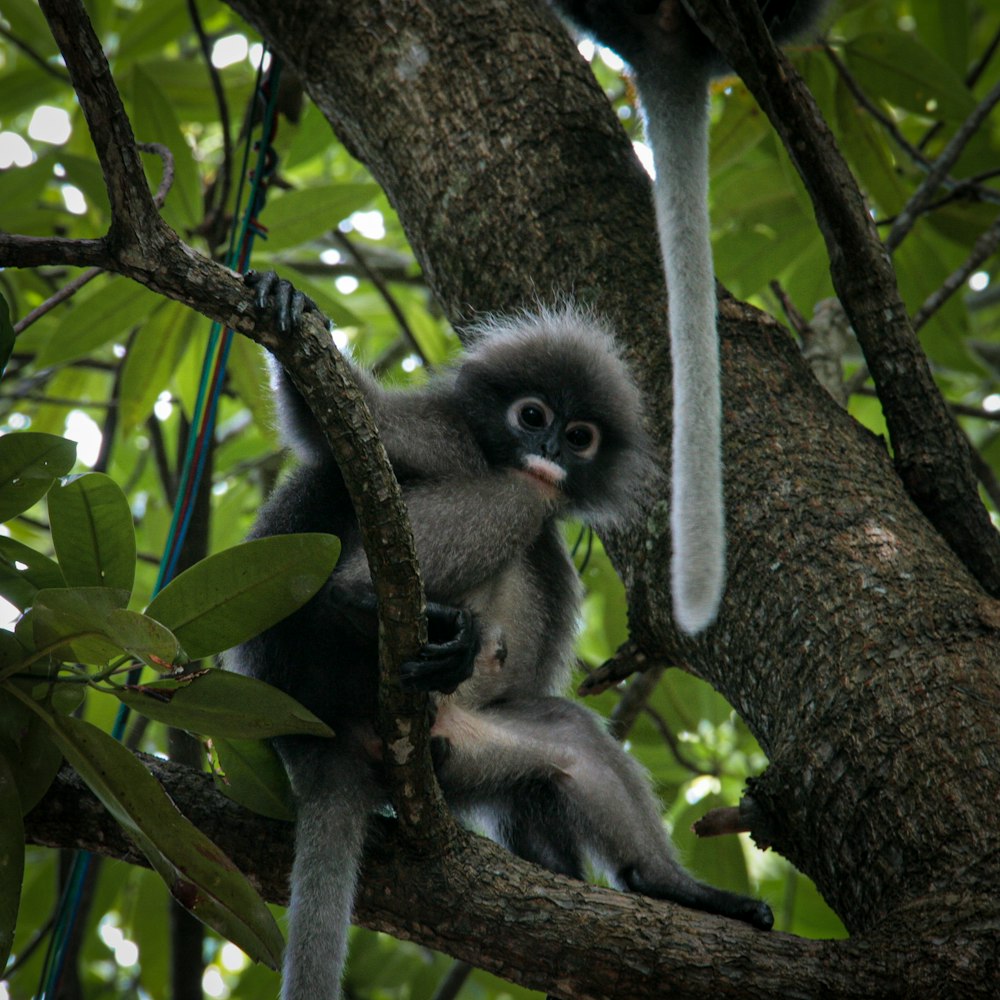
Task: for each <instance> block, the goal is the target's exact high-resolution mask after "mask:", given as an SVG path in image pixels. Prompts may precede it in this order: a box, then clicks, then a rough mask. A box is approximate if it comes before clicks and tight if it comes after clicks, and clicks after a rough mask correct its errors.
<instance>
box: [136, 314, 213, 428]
mask: <svg viewBox="0 0 1000 1000" xmlns="http://www.w3.org/2000/svg"><path fill="white" fill-rule="evenodd" d="M200 322H202V318H201V317H200V316H198V315H197V314H196V313H193V312H192V311H191V310H190V309H187V308H185V307H184V306H183V305H181V303H180V302H166V303H164V305H163V307H162V308H161V309H157V310H156V312H155V313H153V315H152V316H150V317H149V320H148V321H147V322H146V323H144V324H143V325H142V327H141V328H140V329H139V332H138V333H137V334H136V335H135V337H134V338H133V340H132V342H131V343H130V344H129V349H128V355H127V356H126V358H125V366H124V368H123V369H122V378H121V388H120V392H119V397H118V400H119V402H118V412H119V414H120V417H121V423H122V430H123V431H128V430H130V429H131V428H133V427H135V426H136V425H137V424H141V423H142V422H143V421H144V420H145V419H146V418H147V417H148V416H149V415H150V413H152V411H153V404H154V403H155V402H156V400H157V398H158V397H159V395H160V393H161V392H162V391H163V390H164V388H165V387H166V386H167V385H168V384H169V383H170V379H171V378H172V377H173V374H174V370H175V369H176V367H177V364H178V362H179V361H180V358H181V355H182V354H183V353H184V351H185V349H186V348H187V346H188V344H189V342H190V333H191V326H192V325H193V324H195V323H200Z"/></svg>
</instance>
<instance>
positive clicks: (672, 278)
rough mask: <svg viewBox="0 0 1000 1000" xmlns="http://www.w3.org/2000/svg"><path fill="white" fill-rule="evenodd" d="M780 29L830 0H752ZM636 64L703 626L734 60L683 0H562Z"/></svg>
mask: <svg viewBox="0 0 1000 1000" xmlns="http://www.w3.org/2000/svg"><path fill="white" fill-rule="evenodd" d="M748 2H756V3H757V4H758V6H759V7H760V9H761V13H762V14H763V16H764V19H765V21H766V22H767V25H768V27H769V29H770V31H771V33H772V35H773V36H774V37H775V38H776V39H778V40H779V41H780V40H784V39H787V38H789V37H791V36H793V35H797V34H800V33H802V32H804V31H806V30H807V29H808V28H809V27H810V25H812V24H814V23H815V21H816V20H817V19H818V18H819V16H820V14H821V13H822V11H823V8H824V7H825V6H826V3H825V0H748ZM555 4H556V6H557V7H559V8H560V9H561V10H562V11H563V12H564V13H565V14H566V16H567V17H568V18H569V19H570V20H571V21H573V22H575V23H576V24H577V25H578V26H579V27H580V28H581V29H582V30H583V31H584V32H586V33H587V34H590V35H592V36H593V37H594V38H595V39H596V40H597V41H598V42H599V43H600V44H602V45H605V46H607V47H608V48H610V49H613V50H614V51H615V52H617V53H618V54H619V55H620V56H621V57H622V58H623V59H624V60H626V61H627V62H628V63H629V64H630V65H631V66H632V69H633V71H634V73H635V80H636V87H637V89H638V91H639V97H640V99H641V102H642V107H643V113H644V117H645V122H646V137H647V139H648V140H649V144H650V146H651V147H652V149H653V158H654V161H655V165H656V179H655V181H654V185H653V190H654V196H655V202H656V221H657V229H658V233H659V238H660V248H661V250H662V253H663V264H664V270H665V272H666V280H667V291H668V293H669V322H670V351H671V361H672V364H673V453H672V454H673V468H672V475H671V502H670V508H671V509H670V521H671V538H672V542H673V558H672V562H671V577H672V590H673V604H674V618H675V620H676V621H677V624H678V626H679V627H680V629H681V630H682V631H683V632H686V633H688V634H689V635H695V634H697V633H698V632H701V631H703V630H704V629H706V628H708V626H709V625H711V624H712V622H713V621H715V618H716V615H717V614H718V611H719V603H720V602H721V600H722V593H723V590H724V589H725V582H726V559H725V548H726V534H725V523H724V513H723V498H722V437H721V413H722V402H721V396H720V390H719V344H718V336H717V334H716V328H715V313H716V304H715V277H714V273H713V269H712V244H711V240H710V224H709V215H708V87H709V83H710V81H711V79H712V77H713V76H717V75H719V74H721V73H723V72H725V71H726V66H725V64H724V63H723V61H722V59H721V57H720V56H719V53H718V52H717V51H716V50H715V48H714V47H713V46H712V44H711V43H710V42H709V41H708V39H707V38H706V37H705V36H704V35H703V34H702V33H701V31H700V30H699V29H698V27H697V25H696V24H695V23H694V21H693V20H692V19H691V17H690V15H689V14H688V13H687V11H686V10H685V8H684V4H683V3H682V0H555Z"/></svg>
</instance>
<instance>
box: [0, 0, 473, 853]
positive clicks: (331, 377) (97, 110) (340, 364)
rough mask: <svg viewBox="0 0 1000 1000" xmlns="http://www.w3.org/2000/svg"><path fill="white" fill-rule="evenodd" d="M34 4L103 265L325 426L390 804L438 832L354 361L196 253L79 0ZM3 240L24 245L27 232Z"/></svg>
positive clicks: (411, 568) (386, 470)
mask: <svg viewBox="0 0 1000 1000" xmlns="http://www.w3.org/2000/svg"><path fill="white" fill-rule="evenodd" d="M41 6H42V10H43V12H44V14H45V16H46V18H47V20H48V21H49V25H50V27H51V29H52V33H53V36H54V37H55V39H56V41H57V43H58V45H59V47H60V51H61V52H62V54H63V58H64V59H65V61H66V65H67V68H68V69H69V72H70V76H71V78H72V80H73V86H74V88H75V90H76V93H77V96H78V98H79V101H80V105H81V107H82V109H83V112H84V116H85V118H86V120H87V124H88V127H89V128H90V131H91V136H92V138H93V141H94V145H95V147H96V149H97V153H98V158H99V159H100V162H101V168H102V170H103V173H104V180H105V184H106V186H107V189H108V196H109V198H110V202H111V210H112V223H111V228H110V230H109V232H108V236H107V237H106V238H105V239H104V240H102V241H96V242H97V244H98V246H99V247H100V251H101V257H102V259H103V262H102V264H101V265H99V266H104V267H105V268H106V269H107V270H110V271H115V272H117V273H120V274H125V275H127V276H129V277H132V278H134V279H135V280H137V281H140V282H141V283H143V284H145V285H146V286H147V287H149V288H151V289H153V290H154V291H158V292H160V293H162V294H164V295H168V296H170V297H173V298H177V299H178V300H179V301H182V302H185V303H187V304H189V305H191V306H193V307H194V308H196V309H198V310H199V311H201V312H204V313H205V314H206V315H209V316H210V317H211V318H212V319H215V320H217V321H218V322H221V323H223V324H224V325H226V326H229V327H230V328H232V329H234V330H238V331H239V332H241V333H244V334H246V335H247V336H250V337H251V339H253V340H255V341H256V342H257V343H259V344H261V345H262V346H263V347H265V348H267V350H269V351H270V352H271V353H272V354H273V355H274V356H275V357H276V358H277V359H278V361H279V362H281V364H282V365H283V366H284V367H285V369H286V370H287V371H288V372H289V374H290V375H291V377H292V381H293V382H294V383H295V385H296V387H297V388H298V389H299V391H300V392H301V393H302V395H303V398H304V399H305V400H306V402H307V404H308V405H309V407H310V408H311V409H312V411H313V413H314V415H315V416H316V419H317V421H318V422H319V424H320V426H321V427H322V428H323V431H324V434H325V435H326V437H327V440H328V442H329V444H330V447H331V449H332V451H333V453H334V456H335V457H336V459H337V461H338V464H339V465H340V467H341V470H342V472H343V476H344V482H345V484H346V485H347V489H348V492H349V493H350V496H351V500H352V502H353V504H354V507H355V510H356V512H357V515H358V522H359V526H360V529H361V535H362V539H363V541H364V545H365V549H366V552H367V553H368V556H369V563H370V566H371V571H372V579H373V582H374V585H375V592H376V596H377V598H378V602H379V620H380V630H379V631H380V644H379V645H380V662H381V666H382V669H381V674H382V680H381V698H380V722H381V731H382V736H383V739H384V741H385V743H386V746H387V750H388V752H387V754H386V760H385V764H386V769H387V773H388V777H389V781H390V784H391V787H392V789H393V791H394V792H395V793H396V794H395V796H394V804H395V805H396V808H397V812H398V813H399V815H400V816H401V818H402V819H403V820H404V824H405V825H406V827H407V828H408V829H410V830H411V832H412V833H413V836H414V837H415V838H416V839H419V840H421V841H422V842H424V843H427V844H430V843H432V842H437V841H439V840H440V839H442V837H447V835H448V834H449V832H450V830H451V828H452V827H453V826H454V824H453V823H452V821H451V820H450V819H449V817H448V813H447V811H446V809H445V808H444V803H443V800H442V798H441V795H440V791H439V790H438V789H437V784H436V782H435V781H434V780H433V773H432V770H431V766H430V753H429V739H430V736H429V731H428V726H427V724H426V716H427V713H426V696H425V695H410V694H405V693H404V692H402V691H401V690H400V688H399V685H398V684H396V683H395V681H394V679H395V676H396V669H397V666H398V664H399V663H400V662H402V660H403V659H404V658H405V657H406V656H408V655H412V654H413V653H414V652H415V651H416V650H417V649H418V648H419V646H420V645H421V643H422V642H424V641H426V631H425V625H424V622H423V619H422V604H423V593H422V587H421V585H420V578H419V574H418V570H417V564H416V554H415V551H414V547H413V536H412V533H411V531H410V528H409V522H408V520H407V518H406V512H405V508H404V507H403V503H402V496H401V494H400V491H399V486H398V484H397V483H396V480H395V477H394V476H393V474H392V470H391V468H390V466H389V462H388V458H387V457H386V454H385V451H384V449H383V448H382V446H381V443H380V442H379V440H378V434H377V430H376V428H375V425H374V422H373V420H372V417H371V414H370V413H369V412H368V408H367V406H366V405H365V403H364V399H363V397H362V395H361V393H360V391H359V390H358V388H357V386H356V385H355V383H354V379H353V377H352V376H351V373H350V368H349V366H348V364H347V362H346V361H345V360H344V359H343V358H342V357H341V356H340V353H339V352H338V351H337V350H336V349H335V348H334V346H333V342H332V340H331V338H330V336H329V332H328V330H327V329H326V325H325V323H324V322H322V321H321V320H320V319H319V318H318V317H317V316H316V314H315V313H313V314H307V316H306V317H305V320H304V322H303V324H302V327H301V330H300V331H299V335H298V336H296V338H295V339H294V340H289V339H288V338H286V337H281V336H279V335H276V334H275V332H274V331H273V330H269V329H264V328H262V326H261V324H260V320H259V317H258V316H257V314H256V309H255V307H254V305H253V300H252V297H251V295H250V294H249V292H248V290H247V289H245V288H244V287H243V285H242V282H241V281H240V280H239V279H238V278H237V277H236V276H235V275H234V274H233V272H231V271H229V270H228V269H226V268H223V267H221V266H220V265H217V264H214V263H213V262H211V261H209V260H207V259H206V258H202V257H200V256H199V255H198V254H196V253H195V251H193V250H192V249H191V248H189V247H187V246H185V245H184V244H183V243H182V242H181V241H180V239H179V237H178V236H177V235H176V233H174V232H173V231H172V230H170V229H169V227H168V226H167V225H166V224H165V223H164V222H163V221H162V220H161V219H160V217H159V215H158V214H157V213H156V210H155V204H154V201H153V199H152V197H151V196H150V193H149V190H148V187H147V186H146V180H145V176H144V174H143V172H142V167H141V164H140V162H139V156H138V152H137V150H136V146H135V140H134V138H133V134H132V128H131V125H130V123H129V121H128V118H127V116H126V114H125V110H124V107H123V105H122V102H121V98H120V96H119V94H118V91H117V88H116V87H115V84H114V81H113V79H112V77H111V71H110V68H109V66H108V64H107V60H106V59H105V57H104V53H103V51H102V50H101V47H100V43H99V41H98V39H97V36H96V35H95V34H94V31H93V28H92V26H91V24H90V21H89V19H88V18H87V15H86V12H85V10H84V8H83V6H82V4H81V3H80V2H79V0H43V3H42V4H41ZM15 239H17V238H15ZM20 239H21V240H23V239H25V238H23V237H22V238H20ZM69 242H71V241H48V244H49V245H48V247H47V249H49V250H50V251H51V250H54V249H58V250H65V251H67V252H68V251H69V249H70V247H69V246H67V245H66V244H67V243H69ZM86 246H87V248H88V249H89V247H90V241H88V242H87V245H86ZM5 249H7V248H5V246H4V243H3V241H2V240H0V262H4V261H6V260H9V262H10V263H14V264H18V265H20V266H23V263H24V261H23V258H20V257H19V258H17V259H11V258H8V257H5V253H4V251H5ZM9 249H10V250H14V251H16V250H18V249H20V250H21V251H22V252H24V251H25V247H24V244H23V243H15V244H13V245H12V246H11V247H10V248H9ZM47 262H51V261H47ZM210 288H211V289H212V290H213V291H212V294H213V296H214V295H218V301H217V302H216V303H214V304H211V305H209V304H207V303H206V301H205V298H204V296H205V294H206V293H207V292H208V290H209V289H210ZM192 292H193V294H192Z"/></svg>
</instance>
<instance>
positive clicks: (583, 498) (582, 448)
mask: <svg viewBox="0 0 1000 1000" xmlns="http://www.w3.org/2000/svg"><path fill="white" fill-rule="evenodd" d="M492 388H493V391H490V390H486V391H485V392H484V393H483V394H482V395H480V396H479V397H478V398H477V401H476V405H475V406H474V407H473V410H474V412H473V413H471V414H468V416H469V417H470V418H471V420H470V422H471V423H472V425H473V427H474V430H475V433H476V437H477V439H478V440H479V443H480V446H481V447H482V448H483V452H484V453H485V455H486V459H487V461H488V462H489V463H490V464H491V465H493V466H495V467H496V466H501V467H507V468H511V469H515V470H517V471H519V472H523V473H524V474H525V475H527V476H530V477H531V478H532V479H533V480H534V481H536V482H537V483H538V485H539V488H540V489H541V490H542V491H543V493H545V495H546V496H548V497H550V498H552V499H558V500H560V501H561V505H562V506H565V507H568V508H569V509H570V510H573V509H574V508H578V507H581V506H585V505H586V502H587V500H588V499H590V498H591V497H592V496H593V495H594V493H593V491H595V490H596V491H599V490H600V489H601V486H600V479H601V475H600V472H599V465H600V459H601V455H602V445H603V444H604V443H605V434H604V433H603V432H602V428H601V424H600V421H598V420H597V419H596V418H593V417H591V416H589V414H587V412H586V411H585V410H584V409H582V408H580V407H578V406H574V405H573V404H572V400H571V399H570V398H568V396H571V395H572V394H567V393H564V392H558V391H557V392H554V393H553V392H549V393H542V392H532V393H524V391H523V388H522V390H521V393H520V394H517V393H515V392H510V391H508V392H503V391H496V387H492ZM486 397H492V399H490V400H489V401H487V398H486Z"/></svg>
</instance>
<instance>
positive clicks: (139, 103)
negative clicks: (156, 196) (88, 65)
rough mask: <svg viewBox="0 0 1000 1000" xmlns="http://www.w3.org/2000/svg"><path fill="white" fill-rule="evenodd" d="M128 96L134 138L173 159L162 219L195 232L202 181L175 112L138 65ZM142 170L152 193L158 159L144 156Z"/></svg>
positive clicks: (157, 177) (159, 166) (158, 174)
mask: <svg viewBox="0 0 1000 1000" xmlns="http://www.w3.org/2000/svg"><path fill="white" fill-rule="evenodd" d="M155 6H156V5H155V4H154V5H151V7H152V8H155ZM147 9H148V8H147ZM131 94H132V109H133V110H132V127H133V128H134V130H135V135H136V138H137V139H138V140H139V141H140V142H159V143H162V144H163V145H164V146H166V147H167V148H168V149H169V150H170V152H171V153H173V156H174V183H173V186H172V187H171V189H170V194H169V195H168V197H167V200H166V202H165V203H164V205H163V218H164V220H165V221H166V222H167V223H169V224H170V225H171V226H173V227H174V229H176V230H177V231H178V232H184V231H185V230H189V229H194V228H195V227H197V226H198V224H199V223H200V222H201V217H202V203H201V179H200V177H199V176H198V168H197V166H196V165H195V162H194V158H193V157H192V155H191V147H190V146H189V145H188V143H187V140H186V139H185V138H184V133H183V132H181V127H180V123H179V122H178V120H177V113H176V111H175V110H174V108H173V105H171V103H170V101H169V100H167V98H166V95H165V94H164V93H163V91H162V90H161V89H160V88H159V86H158V85H157V84H156V82H155V81H154V80H153V78H152V77H151V76H150V75H149V74H148V73H147V72H146V70H145V69H144V68H143V67H142V65H141V64H136V65H135V66H133V68H132V87H131ZM143 167H144V168H145V170H146V176H147V177H148V178H149V183H150V187H151V188H152V190H154V191H155V190H156V189H157V187H158V186H159V183H160V177H161V175H162V173H163V164H162V162H161V160H160V158H159V157H158V156H155V155H150V154H144V155H143Z"/></svg>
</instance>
